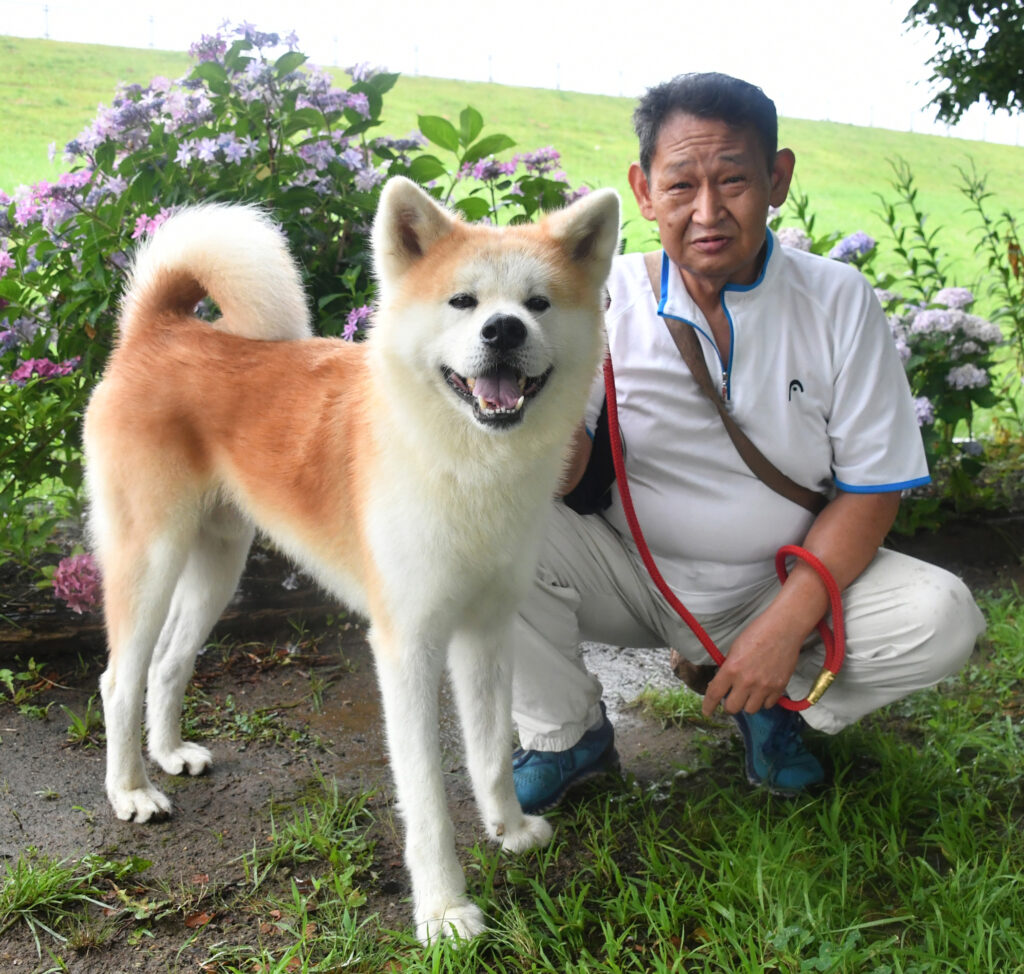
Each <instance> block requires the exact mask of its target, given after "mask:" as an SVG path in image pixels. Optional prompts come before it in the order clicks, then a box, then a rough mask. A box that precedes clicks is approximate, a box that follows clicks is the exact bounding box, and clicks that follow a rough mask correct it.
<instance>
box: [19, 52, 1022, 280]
mask: <svg viewBox="0 0 1024 974" xmlns="http://www.w3.org/2000/svg"><path fill="white" fill-rule="evenodd" d="M190 65H191V62H190V59H189V57H188V56H187V55H186V54H183V53H174V52H163V51H152V50H133V49H128V48H119V47H103V46H95V45H81V44H69V43H61V42H55V41H44V40H29V39H24V38H16V37H3V36H0V132H3V139H2V143H0V188H3V189H6V190H7V191H8V192H11V191H12V190H13V189H15V187H17V186H18V185H20V184H22V183H29V182H33V181H35V180H38V179H47V178H53V177H54V176H55V175H56V174H57V173H59V172H60V171H61V166H60V149H61V148H62V147H63V145H64V143H66V142H67V141H68V140H69V139H71V138H73V137H74V136H75V135H77V134H78V132H79V131H81V129H82V128H83V127H84V126H85V125H86V124H87V123H88V122H89V121H90V120H91V118H92V117H93V115H94V114H95V111H96V107H97V105H99V104H100V103H107V104H109V102H110V99H111V96H112V95H113V93H114V90H115V88H116V85H117V83H118V82H119V81H130V82H140V83H146V82H148V81H149V80H150V79H151V78H153V77H155V76H156V75H166V76H168V77H172V78H173V77H178V76H180V75H182V74H184V73H185V72H186V71H187V70H188V69H189V67H190ZM467 104H471V105H473V106H474V107H476V108H477V109H479V110H480V111H481V112H482V113H483V116H484V119H485V121H486V123H487V131H504V132H507V133H508V134H509V135H511V136H512V137H513V138H514V139H515V140H516V142H517V143H518V147H519V148H521V149H524V150H527V149H534V148H537V147H539V146H542V145H548V144H552V145H554V146H555V147H556V148H557V149H558V150H559V151H560V152H561V153H562V157H563V163H564V168H565V171H566V172H567V173H568V175H569V176H570V178H571V179H572V181H573V182H574V183H578V182H586V183H589V184H591V185H593V186H614V187H616V188H617V189H618V190H619V191H620V192H621V193H622V194H623V198H624V200H625V201H626V218H627V220H628V221H629V222H628V224H627V227H626V236H627V240H628V245H629V246H630V247H631V248H637V247H642V246H645V245H647V244H648V243H650V241H651V239H652V237H651V233H650V228H649V226H648V225H647V224H646V223H645V222H644V221H643V220H642V219H641V218H640V216H639V214H638V213H637V211H636V208H635V204H634V203H633V201H632V194H631V193H630V190H629V186H628V184H627V183H626V169H627V167H628V165H629V163H630V162H631V161H632V160H633V159H634V158H635V151H636V150H635V142H634V137H633V134H632V130H631V127H630V114H631V112H632V108H633V100H632V99H629V98H612V97H606V96H601V95H584V94H579V93H574V92H564V91H548V90H543V89H538V88H513V87H508V86H504V85H495V84H485V83H477V82H464V81H451V80H443V79H436V78H421V77H409V76H405V77H402V78H401V79H400V80H399V82H398V84H397V85H396V87H395V89H394V90H393V91H392V92H391V93H390V94H389V95H388V97H387V99H386V100H385V113H384V114H385V121H386V127H387V129H388V130H389V131H390V132H391V133H393V134H404V133H405V132H408V131H410V130H412V129H415V128H416V116H417V114H418V113H425V114H440V115H448V116H450V117H457V115H458V112H459V111H460V110H461V109H462V108H463V107H464V106H465V105H467ZM779 107H780V110H781V111H782V112H785V107H786V106H785V105H780V106H779ZM780 129H781V131H780V138H781V142H782V144H785V145H788V146H790V147H791V148H793V149H794V151H795V152H796V154H797V185H798V187H799V189H800V190H801V191H802V192H804V193H806V194H807V195H808V196H809V197H810V200H811V205H812V209H813V210H814V212H815V213H816V214H817V221H818V222H817V229H819V230H822V231H828V230H833V229H834V230H841V231H843V232H844V233H850V232H852V231H854V230H866V231H867V232H868V233H870V234H871V235H872V236H874V237H876V238H877V239H878V240H879V241H880V242H882V243H883V244H884V243H885V242H886V240H887V233H888V232H887V230H886V229H885V227H884V225H883V224H882V222H881V220H880V218H879V217H878V216H877V210H878V208H879V205H878V199H877V195H876V194H879V193H882V194H886V195H890V196H891V195H892V194H891V191H890V188H889V179H890V176H891V171H890V167H889V164H888V161H887V160H889V159H894V158H897V157H899V158H902V159H905V160H906V161H907V162H908V163H909V165H910V167H911V169H912V170H913V172H914V175H915V177H916V181H917V185H918V189H919V205H920V206H921V208H922V209H923V210H924V211H925V212H927V213H928V214H929V217H930V220H931V224H932V225H933V226H942V227H944V228H946V229H945V232H944V233H943V234H942V236H941V238H940V240H941V243H942V246H943V247H944V248H945V249H946V250H948V252H949V256H950V258H951V259H952V260H953V261H954V262H955V264H956V266H958V267H960V268H961V280H960V281H959V283H964V284H968V285H970V284H971V283H973V282H972V280H971V277H972V275H973V274H974V267H975V265H976V261H974V260H972V259H971V251H972V248H973V245H974V242H975V241H974V237H973V236H972V233H971V231H972V230H973V227H974V226H975V222H976V220H975V217H974V216H973V215H972V214H970V213H967V212H966V211H965V207H966V201H965V200H964V198H963V196H962V195H961V194H960V193H959V192H958V191H957V188H956V187H957V184H958V182H959V176H958V174H957V171H956V166H957V165H960V166H967V165H969V164H970V162H971V161H972V160H973V162H974V165H975V166H976V167H977V169H978V171H979V172H981V173H985V174H987V175H988V185H989V188H990V189H991V190H992V192H993V194H994V199H993V211H996V210H1001V209H1009V210H1010V211H1011V212H1013V213H1016V214H1018V215H1021V216H1024V180H1022V179H1021V175H1022V173H1024V148H1020V147H1014V146H1004V145H991V144H986V143H982V142H969V141H965V140H961V139H949V138H944V137H941V136H931V135H917V134H911V133H903V132H893V131H889V130H886V129H871V128H863V127H858V126H852V125H842V124H838V123H834V122H810V121H803V120H798V119H790V118H785V117H783V118H782V119H781V122H780ZM51 143H56V145H57V148H58V154H57V159H56V161H55V162H53V163H51V162H50V161H49V160H48V158H47V150H48V147H49V145H50V144H51Z"/></svg>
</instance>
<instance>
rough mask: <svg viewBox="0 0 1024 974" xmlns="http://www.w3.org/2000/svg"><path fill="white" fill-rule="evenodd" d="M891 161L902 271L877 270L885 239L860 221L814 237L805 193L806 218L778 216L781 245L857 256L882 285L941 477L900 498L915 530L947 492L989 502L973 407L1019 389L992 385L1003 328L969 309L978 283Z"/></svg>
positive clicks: (958, 502)
mask: <svg viewBox="0 0 1024 974" xmlns="http://www.w3.org/2000/svg"><path fill="white" fill-rule="evenodd" d="M893 171H894V179H893V181H892V186H893V188H894V189H895V190H896V193H897V199H896V200H895V201H889V200H886V199H885V198H881V202H882V217H883V220H884V221H885V223H886V225H887V227H888V229H889V231H890V233H891V235H892V240H893V251H894V252H895V254H896V255H897V256H898V257H899V258H900V259H901V260H902V262H903V263H904V265H905V268H906V270H905V273H903V274H902V275H901V276H897V275H894V274H891V273H884V274H883V273H879V272H877V271H876V270H875V268H874V263H875V258H876V256H877V254H878V246H877V243H876V241H875V240H874V239H872V238H871V237H870V236H868V234H866V233H865V232H864V231H862V230H858V231H856V232H854V233H851V234H849V235H848V236H845V237H843V236H841V235H840V234H838V233H832V234H830V235H828V236H825V237H817V238H816V237H815V236H814V216H813V214H812V213H811V212H810V206H809V203H808V200H807V197H806V196H804V195H801V194H799V193H797V194H795V195H794V197H793V199H792V209H793V213H794V216H795V218H796V220H797V222H798V223H799V226H786V227H782V226H778V224H779V223H780V222H781V219H782V217H781V215H776V217H775V221H774V222H775V224H776V226H777V229H776V232H777V234H778V237H779V240H780V242H781V243H782V244H783V245H784V246H791V247H797V248H799V249H801V250H805V251H810V252H814V253H818V254H826V255H827V256H829V257H831V258H832V259H834V260H840V261H843V262H844V263H849V264H853V265H854V266H856V267H858V268H859V269H860V270H861V271H862V272H863V273H864V274H865V275H867V277H868V278H869V280H871V281H872V283H874V285H875V293H876V295H877V296H878V299H879V301H880V302H881V304H882V307H883V308H884V310H885V312H886V314H887V316H888V318H889V325H890V328H891V329H892V335H893V341H894V342H895V344H896V348H897V351H898V352H899V356H900V359H901V361H902V362H903V365H904V368H905V369H906V372H907V378H908V380H909V383H910V388H911V392H912V393H913V395H914V403H915V407H916V411H917V420H918V424H919V425H920V427H921V435H922V439H923V442H924V445H925V451H926V453H927V455H928V465H929V469H930V470H931V472H932V476H933V479H934V480H935V486H934V487H932V488H930V489H928V490H924V491H918V492H915V493H914V494H912V495H911V497H910V498H909V503H907V504H904V505H903V510H902V511H901V521H900V523H899V527H901V528H902V529H904V530H913V529H915V528H917V527H919V526H922V525H929V526H932V527H934V526H936V525H937V524H938V523H939V521H940V505H941V504H942V503H943V501H951V502H952V504H953V507H954V508H955V509H965V508H969V507H971V506H977V505H978V504H981V503H984V502H985V500H986V499H987V498H985V497H983V496H982V493H981V490H980V489H979V488H980V484H979V482H978V480H977V478H978V475H979V474H980V473H981V472H982V470H983V469H984V465H985V450H986V446H985V443H984V442H983V441H981V440H979V439H977V438H976V437H975V431H974V418H975V412H976V410H977V409H979V408H983V409H991V408H992V407H994V406H996V405H997V404H999V403H1001V402H1003V401H1010V402H1012V397H1009V400H1008V399H1007V397H1006V396H999V395H997V394H996V392H995V391H994V390H993V367H994V366H995V364H996V356H997V353H998V349H999V346H1001V345H1003V344H1004V343H1005V342H1006V337H1005V335H1004V333H1003V329H1002V328H1001V327H1000V326H999V324H996V323H994V322H993V321H991V320H989V319H988V318H985V317H981V316H979V315H977V314H974V313H972V309H973V307H974V304H975V295H974V292H973V291H972V290H970V289H968V288H966V287H960V286H952V285H950V284H949V283H948V281H947V274H946V271H945V269H944V262H943V259H942V254H941V252H940V249H939V245H938V241H937V231H928V230H927V229H926V216H925V214H924V213H923V212H922V211H921V210H920V209H919V208H918V206H917V191H916V188H915V186H914V179H913V175H912V173H911V172H910V170H909V168H908V167H907V166H906V164H905V163H902V162H896V163H894V164H893ZM907 213H909V215H910V218H909V220H907V219H906V218H905V215H906V214H907Z"/></svg>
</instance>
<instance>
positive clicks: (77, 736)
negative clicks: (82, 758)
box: [60, 694, 103, 747]
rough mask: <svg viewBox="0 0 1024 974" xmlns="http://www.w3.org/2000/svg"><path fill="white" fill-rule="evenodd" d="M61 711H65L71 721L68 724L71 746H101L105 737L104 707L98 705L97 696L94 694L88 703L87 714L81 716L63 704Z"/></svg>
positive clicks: (68, 738)
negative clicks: (103, 732)
mask: <svg viewBox="0 0 1024 974" xmlns="http://www.w3.org/2000/svg"><path fill="white" fill-rule="evenodd" d="M60 709H61V710H63V711H64V713H65V715H66V716H67V718H68V720H70V721H71V723H70V724H68V737H67V742H68V743H69V744H74V745H77V746H78V747H98V746H99V744H100V742H101V740H102V737H103V734H102V731H103V710H102V707H100V706H98V705H97V704H96V694H93V695H92V696H91V697H89V699H88V700H87V701H86V704H85V713H83V714H82V715H81V716H79V715H78V714H76V713H75V712H74V711H73V710H72V709H71V708H70V707H65V706H64V705H63V704H61V708H60Z"/></svg>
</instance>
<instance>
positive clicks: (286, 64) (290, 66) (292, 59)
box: [274, 51, 308, 78]
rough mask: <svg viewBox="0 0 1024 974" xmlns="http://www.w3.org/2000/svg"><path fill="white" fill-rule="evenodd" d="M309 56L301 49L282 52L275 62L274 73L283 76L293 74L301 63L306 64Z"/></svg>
mask: <svg viewBox="0 0 1024 974" xmlns="http://www.w3.org/2000/svg"><path fill="white" fill-rule="evenodd" d="M307 60H308V58H307V57H306V55H305V54H303V53H302V52H301V51H289V52H288V53H287V54H282V55H281V56H280V57H279V58H278V59H277V61H276V62H275V63H274V73H275V74H276V75H277V76H278V77H279V78H283V77H285V76H286V75H289V74H291V73H292V72H293V71H294V70H295V69H296V68H298V67H299V66H300V65H302V64H305V63H306V61H307Z"/></svg>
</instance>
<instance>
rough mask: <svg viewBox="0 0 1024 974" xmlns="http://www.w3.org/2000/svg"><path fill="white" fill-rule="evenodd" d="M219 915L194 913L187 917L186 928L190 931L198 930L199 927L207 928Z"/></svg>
mask: <svg viewBox="0 0 1024 974" xmlns="http://www.w3.org/2000/svg"><path fill="white" fill-rule="evenodd" d="M216 915H217V914H216V913H206V912H205V911H204V912H203V913H193V914H192V915H191V916H187V917H185V926H186V927H188V929H189V930H197V929H198V928H199V927H205V926H206V925H207V924H208V923H209V922H210V921H211V920H212V919H213V918H214V917H215V916H216Z"/></svg>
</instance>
